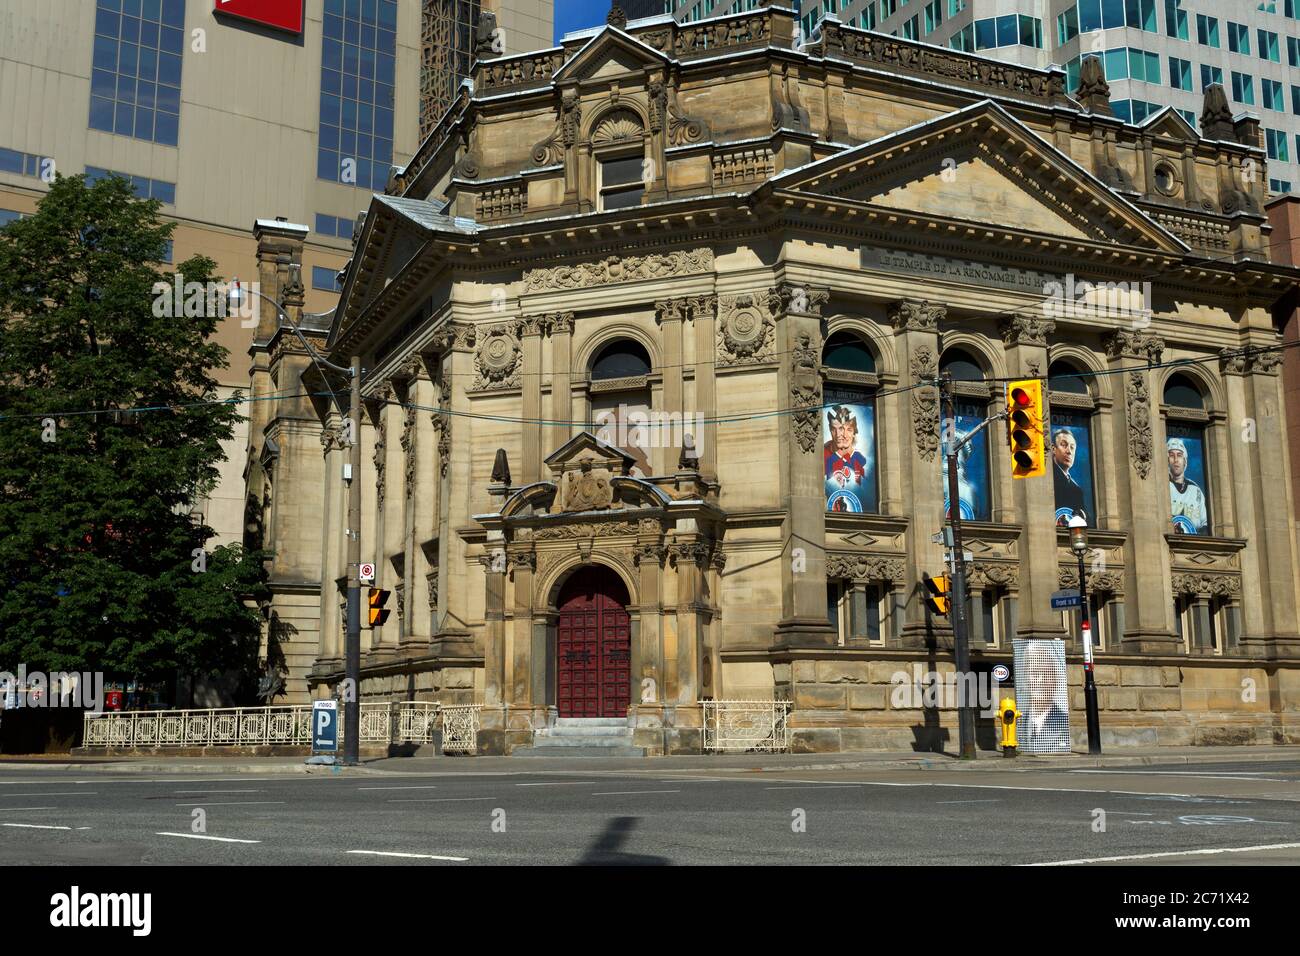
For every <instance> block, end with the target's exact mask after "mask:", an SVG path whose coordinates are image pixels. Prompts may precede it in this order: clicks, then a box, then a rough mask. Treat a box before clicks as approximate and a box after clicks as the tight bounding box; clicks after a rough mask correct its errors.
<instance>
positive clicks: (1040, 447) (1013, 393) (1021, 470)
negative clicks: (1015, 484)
mask: <svg viewBox="0 0 1300 956" xmlns="http://www.w3.org/2000/svg"><path fill="white" fill-rule="evenodd" d="M1043 411H1044V409H1043V383H1042V382H1041V381H1040V380H1039V379H1036V378H1029V379H1025V380H1023V381H1020V382H1011V383H1010V384H1009V385H1007V419H1008V430H1009V431H1010V434H1011V477H1012V478H1037V477H1038V476H1039V475H1045V474H1047V442H1046V431H1045V429H1044V427H1043V421H1044V415H1043Z"/></svg>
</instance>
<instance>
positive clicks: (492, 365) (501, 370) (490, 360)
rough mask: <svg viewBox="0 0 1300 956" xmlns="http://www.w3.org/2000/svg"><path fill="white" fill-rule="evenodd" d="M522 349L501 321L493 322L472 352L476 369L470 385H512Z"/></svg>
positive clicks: (517, 375) (515, 382)
mask: <svg viewBox="0 0 1300 956" xmlns="http://www.w3.org/2000/svg"><path fill="white" fill-rule="evenodd" d="M522 358H523V350H522V349H521V348H520V345H519V340H518V339H516V338H515V336H514V335H513V333H511V331H510V330H509V329H507V328H506V327H505V326H503V325H498V326H494V327H492V328H491V329H489V330H487V332H486V333H485V334H484V335H483V336H482V337H481V338H480V340H479V344H478V351H477V352H475V353H474V369H475V371H476V372H477V373H478V374H477V376H476V377H475V380H474V388H475V389H476V390H477V389H489V388H514V387H516V386H518V385H519V366H520V364H521V363H522Z"/></svg>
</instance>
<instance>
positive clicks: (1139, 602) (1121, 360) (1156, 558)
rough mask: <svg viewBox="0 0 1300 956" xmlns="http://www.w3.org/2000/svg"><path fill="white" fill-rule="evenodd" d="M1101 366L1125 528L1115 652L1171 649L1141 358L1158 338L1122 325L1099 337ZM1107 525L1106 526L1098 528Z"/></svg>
mask: <svg viewBox="0 0 1300 956" xmlns="http://www.w3.org/2000/svg"><path fill="white" fill-rule="evenodd" d="M1105 345H1106V355H1107V358H1108V360H1109V367H1110V368H1111V369H1113V370H1116V375H1115V377H1116V386H1115V390H1116V392H1117V393H1118V395H1117V399H1116V403H1115V410H1114V412H1113V413H1112V414H1111V416H1110V419H1111V425H1112V427H1113V428H1114V436H1113V437H1114V444H1115V447H1116V448H1117V449H1119V450H1120V456H1119V458H1118V460H1117V461H1116V462H1115V465H1114V467H1113V468H1112V469H1111V472H1110V477H1111V480H1112V481H1114V482H1115V484H1116V487H1117V491H1118V501H1119V519H1120V528H1119V529H1114V530H1124V531H1127V532H1128V533H1129V538H1128V554H1127V556H1126V559H1125V562H1124V636H1123V639H1122V641H1121V642H1120V644H1119V650H1120V651H1122V652H1127V653H1134V654H1177V653H1179V652H1180V651H1181V649H1182V648H1181V645H1180V644H1179V642H1178V639H1177V637H1176V632H1175V630H1174V626H1175V622H1174V610H1173V597H1172V595H1173V582H1172V578H1171V572H1170V559H1169V553H1168V548H1167V547H1166V545H1165V538H1164V535H1165V532H1166V531H1167V530H1168V528H1169V482H1168V478H1167V475H1168V471H1167V468H1166V465H1165V462H1164V460H1163V458H1164V456H1163V455H1157V442H1158V440H1159V435H1158V434H1157V433H1156V428H1155V426H1156V424H1157V422H1156V413H1155V408H1156V399H1154V398H1153V396H1152V379H1153V376H1152V375H1151V372H1150V371H1149V370H1148V364H1149V363H1154V362H1158V361H1159V360H1160V355H1161V353H1162V352H1163V351H1164V342H1163V340H1162V339H1160V337H1159V336H1156V335H1153V334H1149V333H1142V332H1130V331H1126V330H1123V329H1119V330H1116V331H1114V332H1112V333H1111V334H1110V335H1108V336H1107V338H1106V342H1105ZM1104 530H1111V529H1104Z"/></svg>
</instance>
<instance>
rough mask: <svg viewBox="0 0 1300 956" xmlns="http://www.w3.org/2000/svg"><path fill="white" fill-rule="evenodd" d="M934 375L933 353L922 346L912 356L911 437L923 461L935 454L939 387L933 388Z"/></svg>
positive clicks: (935, 374)
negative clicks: (914, 386) (914, 440)
mask: <svg viewBox="0 0 1300 956" xmlns="http://www.w3.org/2000/svg"><path fill="white" fill-rule="evenodd" d="M938 375H939V364H938V361H937V360H936V358H935V354H934V350H933V349H931V348H930V347H929V346H928V345H922V346H921V347H920V348H918V349H917V350H916V352H915V353H914V354H913V355H912V382H913V384H914V385H916V386H917V387H916V388H913V389H912V433H913V436H914V437H915V439H916V451H917V454H918V455H920V456H921V459H922V460H923V461H934V456H935V455H937V454H938V453H939V387H938V386H937V385H935V384H933V383H934V381H935V379H936V378H937V377H938Z"/></svg>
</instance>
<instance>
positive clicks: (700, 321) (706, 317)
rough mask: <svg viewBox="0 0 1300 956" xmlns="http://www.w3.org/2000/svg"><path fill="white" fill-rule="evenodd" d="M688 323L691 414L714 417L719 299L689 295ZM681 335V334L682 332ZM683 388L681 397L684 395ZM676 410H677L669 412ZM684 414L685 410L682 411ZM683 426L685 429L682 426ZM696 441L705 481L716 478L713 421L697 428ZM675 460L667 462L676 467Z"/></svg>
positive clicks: (716, 388) (715, 434) (716, 394)
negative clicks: (692, 365) (691, 364)
mask: <svg viewBox="0 0 1300 956" xmlns="http://www.w3.org/2000/svg"><path fill="white" fill-rule="evenodd" d="M687 303H688V308H689V312H690V316H691V321H692V322H693V323H694V324H695V356H696V361H695V407H694V408H693V409H691V411H693V412H695V413H696V414H698V415H702V416H704V417H705V418H708V419H711V418H716V417H717V414H718V374H717V365H716V362H717V352H718V350H717V345H716V344H715V336H716V335H717V324H718V322H717V313H718V297H717V296H715V295H696V296H690V297H689V299H688V300H687ZM683 334H684V333H683ZM684 391H685V389H684V387H683V395H684ZM669 411H677V409H669ZM681 411H683V412H684V411H686V409H681ZM683 427H685V426H683ZM700 431H701V433H702V434H700V435H694V436H692V437H693V438H694V439H695V448H696V451H697V452H698V454H699V462H700V464H699V468H700V472H701V473H702V474H703V475H704V476H705V477H707V478H711V479H715V480H716V479H717V477H718V426H717V425H716V424H714V423H712V422H710V423H709V424H707V425H705V426H704V427H703V428H701V429H700ZM676 464H677V461H676V460H675V459H674V460H673V461H671V462H669V465H670V466H675V465H676Z"/></svg>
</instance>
